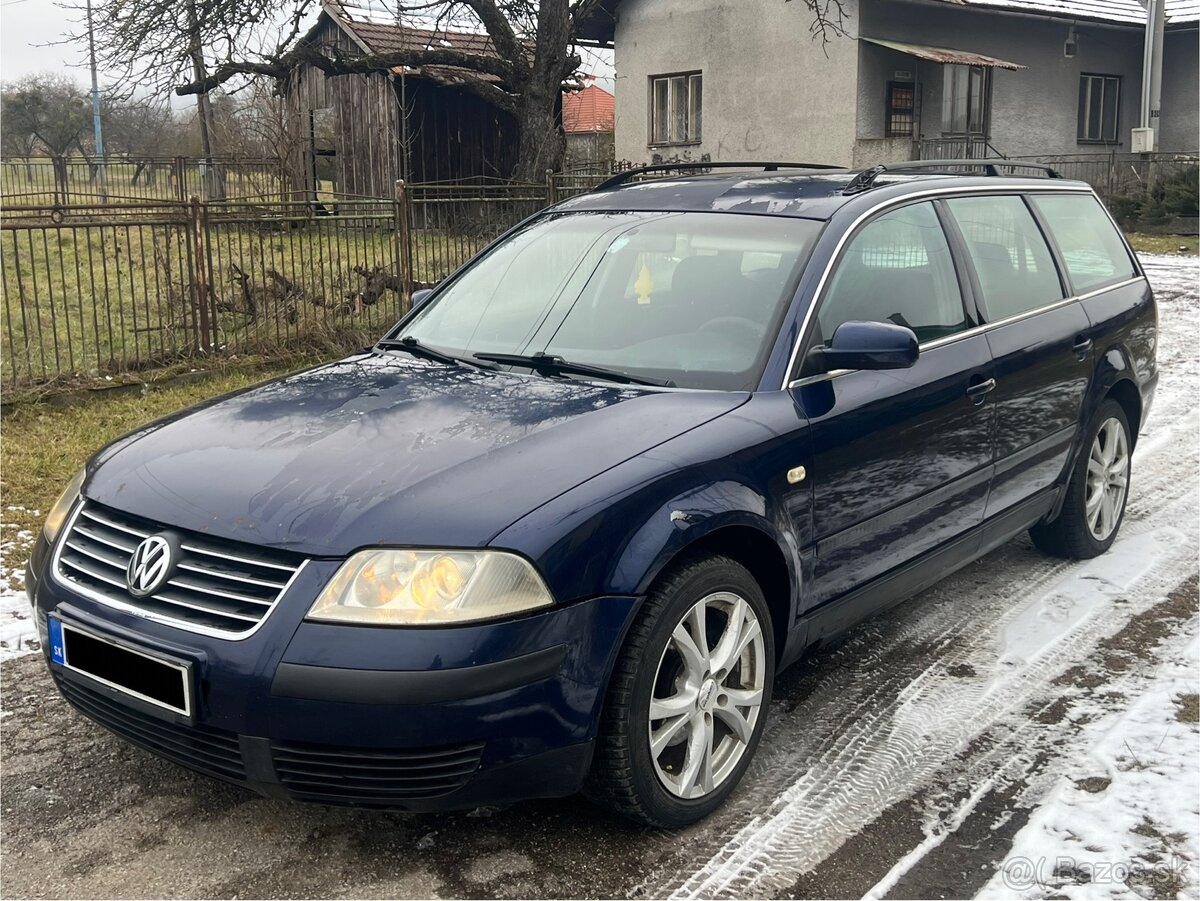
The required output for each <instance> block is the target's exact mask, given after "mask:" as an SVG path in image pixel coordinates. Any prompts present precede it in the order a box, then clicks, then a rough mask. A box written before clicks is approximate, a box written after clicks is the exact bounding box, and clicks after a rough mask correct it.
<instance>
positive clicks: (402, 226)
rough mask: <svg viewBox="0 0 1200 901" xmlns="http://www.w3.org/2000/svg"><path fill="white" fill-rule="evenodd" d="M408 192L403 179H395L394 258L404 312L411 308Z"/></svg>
mask: <svg viewBox="0 0 1200 901" xmlns="http://www.w3.org/2000/svg"><path fill="white" fill-rule="evenodd" d="M409 222H410V220H409V207H408V192H407V191H406V190H405V185H404V179H403V178H398V179H396V232H395V233H396V244H397V248H396V249H397V253H396V257H397V259H398V260H399V263H400V290H401V292H402V293H403V303H404V312H408V310H409V309H411V307H412V294H413V271H412V229H411V228H410V225H409Z"/></svg>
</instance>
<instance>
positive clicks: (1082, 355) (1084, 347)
mask: <svg viewBox="0 0 1200 901" xmlns="http://www.w3.org/2000/svg"><path fill="white" fill-rule="evenodd" d="M1071 350H1073V351H1075V356H1076V358H1077V359H1078V360H1080V361H1081V362H1082V361H1083V360H1086V359H1087V355H1088V354H1090V353H1091V352H1092V339H1091V338H1085V337H1083V336H1082V335H1080V336H1079V337H1078V338H1076V339H1075V344H1074V346H1073V347H1072V348H1071Z"/></svg>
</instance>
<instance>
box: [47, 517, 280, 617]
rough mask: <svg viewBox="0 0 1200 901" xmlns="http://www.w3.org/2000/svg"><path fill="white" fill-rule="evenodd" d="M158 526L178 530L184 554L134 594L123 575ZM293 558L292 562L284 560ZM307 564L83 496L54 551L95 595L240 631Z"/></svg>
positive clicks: (67, 574) (80, 586) (62, 568)
mask: <svg viewBox="0 0 1200 901" xmlns="http://www.w3.org/2000/svg"><path fill="white" fill-rule="evenodd" d="M160 532H172V533H175V534H176V535H178V536H179V538H178V539H177V540H179V541H180V545H179V546H180V548H181V557H180V559H179V560H178V561H177V562H176V565H175V572H174V573H172V574H171V577H170V578H169V579H168V581H167V583H166V584H165V585H164V586H163V587H162V588H161V589H160V590H158V591H157V592H155V593H154V594H153V595H152V596H150V597H146V598H135V597H134V596H133V595H131V594H130V593H129V591H128V586H127V583H126V581H125V570H126V569H127V567H128V565H129V559H130V557H131V556H132V555H133V552H134V550H135V549H136V548H137V546H138V544H139V543H140V542H141V541H142V540H143V539H145V538H147V537H149V536H151V535H155V534H158V533H160ZM226 547H228V550H226ZM289 557H291V558H292V559H293V560H294V562H291V563H285V562H284V561H285V560H287V559H289ZM302 565H303V561H302V560H300V559H299V558H295V557H294V556H293V555H289V554H288V553H287V552H284V551H275V550H273V549H269V548H257V547H254V546H253V545H246V544H235V543H234V542H226V541H225V539H222V538H215V537H214V538H209V537H207V536H203V535H197V534H196V533H194V532H187V533H181V530H179V529H172V528H170V527H168V526H161V525H159V524H157V523H154V522H151V521H149V520H144V519H142V518H141V517H137V516H132V515H129V514H125V513H121V512H119V511H116V510H112V509H110V508H107V507H102V506H101V505H99V504H95V503H93V502H91V501H85V502H84V503H83V505H82V506H81V507H80V509H79V510H78V511H77V512H76V513H75V515H74V517H73V518H72V521H71V524H70V526H69V528H68V529H67V534H66V536H65V537H64V538H63V540H62V542H61V543H60V545H59V547H58V549H57V551H56V563H55V569H56V571H57V573H58V575H59V577H60V578H61V579H63V580H64V581H65V582H66V583H67V584H68V585H70V586H71V587H73V588H76V589H77V590H80V591H82V592H83V593H85V594H87V595H88V596H90V597H92V598H94V599H96V600H99V601H102V602H105V603H109V604H112V605H115V606H119V607H124V608H126V609H131V610H132V612H137V613H139V614H141V615H145V616H149V617H151V618H154V619H159V620H162V621H166V622H169V623H171V624H173V625H177V626H179V627H181V628H184V629H191V630H192V631H199V632H206V633H214V634H221V635H228V636H230V637H242V636H244V635H248V634H250V632H252V631H253V630H254V629H255V628H257V626H258V625H259V624H260V623H261V622H262V621H263V620H264V619H265V618H266V616H267V615H268V614H269V613H270V612H271V610H272V609H274V606H275V604H276V603H277V602H278V600H279V598H280V596H281V595H282V594H283V592H284V591H285V590H286V589H287V586H288V585H289V584H291V580H292V578H294V577H295V575H296V573H297V572H298V571H299V569H300V567H301V566H302Z"/></svg>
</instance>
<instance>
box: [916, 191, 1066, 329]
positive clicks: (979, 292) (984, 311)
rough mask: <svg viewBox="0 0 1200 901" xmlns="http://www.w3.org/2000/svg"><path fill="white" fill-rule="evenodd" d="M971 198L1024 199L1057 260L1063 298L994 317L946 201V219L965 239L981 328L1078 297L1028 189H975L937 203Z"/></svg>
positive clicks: (964, 252) (1037, 311) (1049, 249)
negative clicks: (1026, 190) (1075, 295)
mask: <svg viewBox="0 0 1200 901" xmlns="http://www.w3.org/2000/svg"><path fill="white" fill-rule="evenodd" d="M1081 193H1082V192H1081ZM969 197H988V198H999V197H1016V198H1018V199H1019V200H1020V201H1021V203H1022V204H1023V205H1024V207H1025V209H1026V210H1028V211H1029V215H1030V217H1031V218H1032V219H1033V222H1034V226H1035V227H1036V228H1037V230H1038V233H1039V234H1040V235H1041V236H1042V240H1043V242H1044V243H1045V244H1046V251H1047V253H1049V254H1050V259H1051V260H1052V261H1053V263H1054V268H1055V272H1056V274H1057V276H1058V290H1059V291H1060V292H1061V293H1062V297H1059V298H1057V299H1055V300H1051V301H1047V302H1046V303H1044V304H1042V305H1041V306H1038V307H1034V308H1032V309H1030V310H1025V311H1024V312H1022V313H1018V314H1014V315H1012V316H999V317H993V315H992V314H991V313H990V312H989V310H988V306H987V298H986V296H985V295H984V292H983V282H982V280H981V279H980V278H979V272H978V270H977V269H976V267H975V261H974V259H972V257H971V253H970V250H969V247H968V243H967V238H966V235H965V234H964V233H963V231H962V227H961V226H960V225H959V224H958V220H957V219H956V218H955V217H954V214H953V212H952V211H951V210H950V207H949V205H948V204H946V206H945V214H946V218H947V219H948V220H950V222H951V223H952V225H953V230H954V233H955V234H956V235H957V236H958V237H959V239H960V240H961V241H962V244H961V248H962V257H963V263H964V265H965V266H967V267H968V269H969V270H970V273H971V286H972V288H973V290H974V292H975V295H974V296H975V305H976V308H977V310H978V316H979V327H980V328H986V327H988V326H992V325H995V324H996V323H998V322H1007V321H1009V320H1010V319H1011V320H1016V319H1022V318H1025V317H1027V316H1033V315H1036V314H1037V313H1039V312H1042V311H1045V310H1050V309H1054V308H1056V307H1059V306H1062V305H1063V304H1065V303H1068V302H1070V301H1072V300H1074V299H1075V297H1074V295H1073V294H1072V293H1071V288H1070V284H1069V283H1068V282H1067V279H1066V274H1065V273H1066V267H1065V266H1064V265H1063V262H1062V258H1061V256H1060V254H1059V251H1058V246H1057V245H1056V244H1055V243H1054V241H1053V238H1051V237H1050V235H1049V234H1048V232H1047V230H1046V228H1045V225H1044V223H1043V222H1042V220H1041V218H1040V216H1039V215H1038V212H1037V210H1036V208H1035V207H1034V204H1033V203H1031V202H1030V200H1029V197H1028V193H1027V192H1025V191H1003V192H996V193H990V192H988V191H975V192H972V193H969V194H967V193H964V194H956V195H953V196H950V197H947V198H945V199H944V200H939V201H938V202H939V203H945V201H948V200H959V199H963V198H969ZM955 249H957V248H955Z"/></svg>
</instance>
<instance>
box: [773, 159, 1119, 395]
mask: <svg viewBox="0 0 1200 901" xmlns="http://www.w3.org/2000/svg"><path fill="white" fill-rule="evenodd" d="M1038 191H1041V192H1048V193H1060V194H1068V193H1069V194H1089V195H1091V196H1093V197H1094V196H1095V194H1096V192H1095V191H1093V190H1092V189H1091V188H1090V187H1088V186H1087V185H1053V186H1052V185H1040V184H1031V183H1028V182H1026V183H1024V184H1019V185H1016V184H1013V185H996V186H995V187H981V186H979V185H975V186H973V187H961V186H960V187H951V188H929V189H926V190H924V191H914V192H913V193H911V194H905V195H904V196H903V197H893V198H891V199H889V200H883V201H880V202H879V203H877V204H875V205H874V206H872V207H870V208H868V209H866V210H864V211H863V212H862V213H860V214H859V215H858V216H857V218H855V220H854V221H853V222H851V223H850V227H849V228H847V229H846V230H845V231H844V232H842V235H841V237H840V238H838V242H837V244H836V245H835V246H834V248H833V253H832V254H831V255H830V257H829V262H828V263H827V264H826V265H825V271H824V272H822V273H821V278H820V279H818V281H817V287H816V288H815V289H814V290H813V295H812V296H813V302H812V303H810V304H809V305H808V309H807V310H805V311H804V319H803V320H802V321H801V323H800V331H799V333H798V336H797V339H796V343H795V344H794V345H793V346H792V352H791V354H790V355H789V356H788V363H787V368H786V369H785V370H784V373H783V384H782V385H781V386H780V390H782V391H786V390H787V389H789V388H792V387H796V382H805V383H806V384H807V383H808V381H809V379H813V378H818V377H817V376H809V377H807V378H805V379H796V380H795V381H789V379H790V378H791V374H792V372H793V371H794V370H795V368H796V360H797V358H798V357H799V356H800V349H801V348H802V347H803V346H804V342H805V341H807V340H808V332H809V329H810V328H811V327H812V318H813V315H814V314H815V313H816V310H817V307H818V306H819V305H820V303H821V299H822V294H823V293H824V291H825V283H826V282H827V281H828V280H829V275H830V273H831V272H833V269H834V267H835V266H837V264H838V263H839V262H840V261H841V258H842V250H843V249H844V248H845V246H846V242H847V241H849V240H850V237H851V236H852V235H854V234H855V232H857V231H858V227H859V226H860V225H862V223H863V222H864V221H865V220H866V219H869V218H870V217H871V216H874V215H875V214H876V213H879V212H881V211H882V210H886V209H890V208H891V207H897V206H904V205H906V204H908V203H911V202H914V201H919V200H925V199H928V198H931V197H946V196H961V197H971V196H976V195H981V194H982V195H984V196H989V195H992V194H1030V193H1033V192H1038ZM1101 206H1103V204H1101ZM1115 287H1118V286H1117V285H1111V286H1109V287H1108V288H1105V289H1104V290H1106V291H1111V290H1112V289H1113V288H1115ZM1077 299H1078V298H1075V297H1068V298H1063V300H1062V302H1064V303H1065V302H1067V301H1072V300H1077ZM1058 302H1059V301H1055V303H1058ZM1043 311H1044V308H1038V309H1037V310H1031V311H1028V312H1029V313H1035V312H1043ZM1020 315H1026V314H1020ZM993 324H999V323H987V324H986V325H985V326H977V328H985V327H987V326H990V325H993ZM960 334H961V335H965V334H966V332H962V333H960ZM949 337H959V336H958V335H952V336H949ZM828 375H830V373H822V376H821V377H824V376H828Z"/></svg>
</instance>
